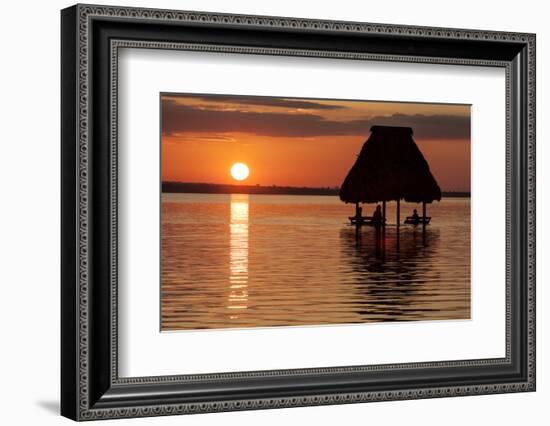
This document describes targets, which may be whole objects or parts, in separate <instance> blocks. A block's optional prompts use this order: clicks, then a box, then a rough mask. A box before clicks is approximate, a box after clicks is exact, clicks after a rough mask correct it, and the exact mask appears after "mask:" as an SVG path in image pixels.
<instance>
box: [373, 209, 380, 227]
mask: <svg viewBox="0 0 550 426" xmlns="http://www.w3.org/2000/svg"><path fill="white" fill-rule="evenodd" d="M372 221H373V222H374V223H376V224H377V225H379V224H381V223H382V209H381V208H380V204H379V205H377V206H376V209H375V210H374V213H373V214H372Z"/></svg>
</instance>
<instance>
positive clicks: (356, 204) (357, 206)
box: [355, 203, 360, 242]
mask: <svg viewBox="0 0 550 426" xmlns="http://www.w3.org/2000/svg"><path fill="white" fill-rule="evenodd" d="M359 216H360V214H359V203H355V218H356V220H355V241H356V242H357V241H359V226H360V220H359Z"/></svg>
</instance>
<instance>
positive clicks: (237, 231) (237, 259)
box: [227, 194, 248, 319]
mask: <svg viewBox="0 0 550 426" xmlns="http://www.w3.org/2000/svg"><path fill="white" fill-rule="evenodd" d="M227 307H228V308H229V309H232V310H235V311H236V312H235V314H232V315H230V318H231V319H235V318H239V316H238V311H239V310H244V309H246V308H247V307H248V195H247V194H232V195H231V218H230V222H229V297H228V305H227Z"/></svg>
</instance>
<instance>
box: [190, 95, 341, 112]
mask: <svg viewBox="0 0 550 426" xmlns="http://www.w3.org/2000/svg"><path fill="white" fill-rule="evenodd" d="M194 98H195V99H200V100H202V101H205V102H220V103H225V104H233V105H235V104H236V105H247V106H267V107H275V108H287V109H288V108H294V109H307V110H335V109H343V108H346V107H345V106H343V105H334V104H332V105H329V104H323V103H321V102H317V101H314V100H311V101H310V100H302V99H287V98H271V97H262V96H233V95H204V96H194Z"/></svg>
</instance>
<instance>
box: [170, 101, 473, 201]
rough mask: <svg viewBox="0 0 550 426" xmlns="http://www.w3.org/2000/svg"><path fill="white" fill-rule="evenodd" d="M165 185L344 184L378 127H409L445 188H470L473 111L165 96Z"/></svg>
mask: <svg viewBox="0 0 550 426" xmlns="http://www.w3.org/2000/svg"><path fill="white" fill-rule="evenodd" d="M161 104H162V118H161V120H162V141H161V143H162V151H161V152H162V180H163V181H165V182H166V181H176V182H205V183H223V184H228V183H238V182H236V181H235V179H233V178H232V177H231V174H230V172H229V171H230V169H231V166H232V165H233V164H235V163H239V162H241V163H245V164H246V165H248V167H249V169H250V175H249V176H248V178H247V179H246V180H245V181H243V182H241V183H243V184H248V185H256V184H259V185H278V186H310V187H321V186H322V187H326V186H330V187H335V186H340V185H341V183H342V181H343V180H344V178H345V176H346V174H347V172H348V170H349V169H350V167H351V166H352V165H353V163H354V162H355V159H356V157H357V154H358V153H359V151H360V149H361V147H362V145H363V143H364V142H365V141H366V140H367V139H368V137H369V135H370V128H371V126H373V125H390V126H407V127H412V129H413V131H414V135H413V138H414V140H415V141H416V143H417V145H418V147H419V148H420V150H421V151H422V153H423V154H424V157H425V158H426V160H427V161H428V163H429V165H430V169H431V171H432V173H433V175H434V177H435V179H436V180H437V182H438V183H439V185H440V187H441V190H443V191H469V190H470V106H469V105H445V104H420V103H397V102H372V101H335V100H318V99H299V98H271V97H256V96H227V95H179V94H178V95H175V94H163V95H162V96H161Z"/></svg>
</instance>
